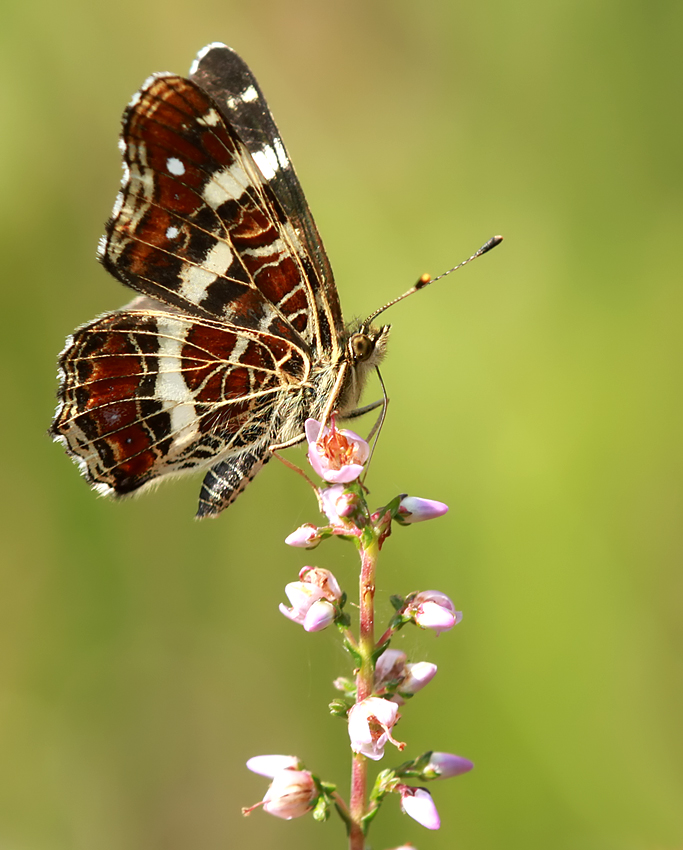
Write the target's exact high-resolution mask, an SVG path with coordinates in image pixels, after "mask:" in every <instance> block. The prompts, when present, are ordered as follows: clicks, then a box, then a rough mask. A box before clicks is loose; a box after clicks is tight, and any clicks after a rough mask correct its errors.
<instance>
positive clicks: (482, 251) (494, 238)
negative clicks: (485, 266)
mask: <svg viewBox="0 0 683 850" xmlns="http://www.w3.org/2000/svg"><path fill="white" fill-rule="evenodd" d="M502 241H503V237H502V236H492V237H491V238H490V239H489V241H488V242H487V243H486V244H485V245H482V247H481V248H480V249H479V254H480V255H481V254H485V253H486V252H487V251H490V250H491V249H492V248H495V247H496V245H500V243H501V242H502Z"/></svg>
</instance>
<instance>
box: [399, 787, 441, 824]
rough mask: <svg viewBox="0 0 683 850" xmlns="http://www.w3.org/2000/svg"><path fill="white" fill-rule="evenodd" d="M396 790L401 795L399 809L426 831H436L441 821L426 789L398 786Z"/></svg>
mask: <svg viewBox="0 0 683 850" xmlns="http://www.w3.org/2000/svg"><path fill="white" fill-rule="evenodd" d="M396 790H397V791H398V792H399V794H400V795H401V808H402V809H403V811H404V812H405V813H406V814H407V815H410V817H411V818H412V819H413V820H416V821H417V822H418V823H419V824H421V825H422V826H424V827H426V828H427V829H438V828H439V827H440V826H441V819H440V818H439V813H438V811H437V810H436V806H435V805H434V800H432V795H431V794H430V793H429V791H427V789H426V788H411V787H410V786H409V785H398V786H397V788H396Z"/></svg>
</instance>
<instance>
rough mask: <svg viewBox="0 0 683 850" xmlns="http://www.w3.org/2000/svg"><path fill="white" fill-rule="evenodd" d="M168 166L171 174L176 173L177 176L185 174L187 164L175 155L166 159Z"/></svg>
mask: <svg viewBox="0 0 683 850" xmlns="http://www.w3.org/2000/svg"><path fill="white" fill-rule="evenodd" d="M166 168H167V169H168V170H169V172H170V173H171V174H175V176H176V177H180V176H181V175H183V174H185V166H184V165H183V163H182V162H181V161H180V160H179V159H178V158H177V157H175V156H169V158H168V159H167V160H166Z"/></svg>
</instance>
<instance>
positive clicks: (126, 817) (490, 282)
mask: <svg viewBox="0 0 683 850" xmlns="http://www.w3.org/2000/svg"><path fill="white" fill-rule="evenodd" d="M682 34H683V5H682V4H681V3H680V2H677V0H669V2H666V0H661V1H660V2H648V3H646V2H644V0H640V2H633V0H621V1H620V2H619V0H577V1H576V2H568V3H567V2H565V3H561V2H550V3H548V2H540V0H520V2H515V3H513V2H505V0H484V2H444V0H422V2H420V3H416V2H412V3H411V2H379V1H378V0H372V2H361V1H360V0H349V2H338V3H320V2H313V0H293V2H290V3H278V2H271V0H264V2H261V3H258V4H249V3H237V2H232V0H226V2H222V3H217V2H211V0H199V2H195V3H192V4H186V3H176V2H163V3H162V2H158V0H142V2H140V1H138V2H130V0H122V2H118V3H116V4H109V3H108V4H105V3H97V2H86V0H67V2H61V3H46V2H40V0H21V2H19V0H11V2H5V3H4V4H3V7H2V11H1V12H0V44H1V50H0V67H1V69H2V79H3V84H2V86H1V87H0V102H1V103H2V109H1V112H2V116H3V130H2V133H1V134H0V181H1V182H0V217H1V226H0V242H1V245H0V251H1V256H2V269H3V274H2V276H3V278H4V286H3V316H4V319H3V333H2V337H1V339H2V344H3V346H4V349H5V350H4V354H3V357H2V359H0V369H1V371H2V386H3V395H4V399H5V401H4V406H3V415H2V417H1V424H2V429H3V430H2V440H3V447H4V451H3V468H4V474H3V483H4V485H5V486H4V487H3V496H2V514H1V515H2V518H3V524H4V530H3V532H2V570H1V576H0V676H1V695H0V765H1V767H0V848H2V850H93V848H96V850H186V848H193V850H218V848H226V847H228V848H229V847H237V846H239V847H259V848H271V847H272V848H275V847H277V848H282V850H286V848H289V847H291V848H294V847H321V846H324V847H343V846H344V845H345V841H344V838H343V836H342V830H341V825H340V824H339V823H338V822H336V821H335V820H332V821H330V823H328V824H325V825H322V826H319V825H316V824H314V823H313V822H312V821H311V820H310V819H302V820H299V821H295V822H292V823H284V822H281V821H278V820H276V819H275V818H272V817H268V816H267V815H264V814H263V813H257V814H255V815H253V816H252V817H251V818H250V819H248V820H245V819H243V818H242V817H241V815H240V807H241V806H243V805H247V804H250V803H253V802H255V801H256V800H258V799H260V797H261V796H262V794H263V792H264V790H265V785H266V783H265V780H263V779H262V778H260V777H256V776H253V775H251V774H249V773H248V772H247V771H246V770H245V768H244V761H245V760H246V759H247V758H248V757H249V756H251V755H253V754H256V753H268V752H283V753H296V754H298V755H299V756H301V757H302V758H303V759H305V760H306V762H307V763H308V765H309V766H310V767H311V768H313V769H315V770H316V771H317V772H319V773H320V774H321V775H323V776H324V777H325V778H327V779H329V780H332V781H337V782H338V783H339V784H340V785H341V787H342V791H345V789H346V785H347V781H348V779H347V777H348V763H349V758H348V751H347V740H346V733H345V729H344V726H343V724H342V723H341V722H340V721H338V720H335V719H333V718H331V717H329V716H327V714H326V703H327V701H328V700H329V699H330V698H332V697H333V696H334V692H333V691H332V688H331V685H330V681H331V679H332V678H333V677H334V676H336V675H339V674H340V673H344V672H346V671H348V662H347V660H346V659H345V657H344V656H343V654H342V651H341V650H340V649H339V646H338V643H337V641H336V637H335V635H334V634H333V632H332V631H331V630H330V631H328V632H324V633H322V634H318V635H305V634H304V633H303V631H302V630H301V629H299V628H297V627H295V626H294V625H293V624H292V623H290V622H288V621H287V620H285V619H284V618H283V617H281V616H280V615H279V614H278V612H277V603H278V602H279V601H281V600H283V599H284V596H283V590H282V588H283V585H284V584H285V582H287V581H290V580H293V579H294V578H295V575H296V572H297V571H298V570H299V568H300V567H301V566H302V565H303V564H304V563H315V564H318V565H320V566H327V567H329V568H331V569H333V570H334V571H335V572H336V574H337V575H338V577H339V579H340V580H341V582H342V583H343V584H345V585H346V586H347V588H348V589H349V590H350V591H351V592H354V585H355V581H356V579H355V576H356V563H355V556H354V554H353V551H352V549H351V547H345V546H344V545H343V544H341V543H338V544H337V543H335V542H331V543H329V544H327V545H325V546H324V547H322V548H321V549H319V550H317V551H316V552H315V554H310V555H309V554H308V553H302V552H299V551H295V550H291V549H289V548H288V547H285V546H284V545H283V544H282V541H283V538H284V537H285V535H286V534H287V533H289V531H291V530H292V529H293V528H295V527H296V526H297V525H299V524H300V523H301V522H304V521H311V520H312V521H314V522H315V521H316V516H317V515H316V510H315V505H314V502H313V500H312V498H311V496H310V494H309V493H308V492H307V490H306V487H305V486H304V485H303V484H302V482H300V481H299V480H298V479H297V478H296V477H295V476H293V475H292V474H291V473H290V472H288V471H287V470H286V469H284V468H283V467H281V466H279V465H278V464H275V463H273V464H271V465H270V467H269V468H267V469H266V470H265V471H264V472H263V473H262V474H261V475H259V477H258V479H257V480H256V481H255V482H254V484H253V485H252V486H251V487H250V488H249V490H248V492H247V493H246V494H245V495H244V496H243V497H241V498H240V499H239V501H238V502H237V504H236V505H235V506H234V507H232V508H231V509H230V510H229V511H228V512H227V513H226V514H224V515H223V516H222V517H221V518H220V519H219V520H218V521H213V522H212V521H207V522H204V523H201V524H198V523H195V521H194V520H193V514H194V510H195V505H196V499H197V495H198V490H199V484H200V479H199V478H188V479H186V480H182V481H176V482H175V483H173V484H169V485H166V486H164V487H161V488H160V489H159V490H158V491H156V492H154V493H152V494H147V495H146V496H145V497H143V498H140V499H138V500H132V501H128V502H125V503H120V504H114V503H111V502H109V501H106V500H103V499H99V498H96V497H95V495H94V494H93V493H91V492H90V491H89V490H88V488H87V487H86V485H85V484H84V483H83V481H81V480H80V479H79V476H78V474H77V470H76V468H75V467H74V466H73V465H72V464H71V462H70V461H69V460H68V459H67V458H66V457H65V456H64V454H63V452H62V451H61V450H60V449H59V448H58V447H57V446H53V445H52V444H51V443H50V441H49V440H48V438H47V437H46V436H45V429H46V428H47V425H48V423H49V420H50V418H51V415H52V412H53V408H54V392H55V386H56V383H55V378H54V374H55V361H56V355H57V352H58V351H59V350H60V349H61V347H62V345H63V340H64V337H65V336H66V334H67V333H69V332H70V331H71V330H72V329H73V328H74V327H75V326H76V325H78V324H80V323H82V322H85V321H87V320H89V319H91V318H92V317H94V316H95V315H96V314H98V313H100V312H102V311H104V310H107V309H111V308H115V307H118V306H119V305H120V304H122V303H123V302H124V301H126V300H127V299H128V298H129V297H130V296H129V293H128V292H124V291H123V289H122V287H121V286H120V285H119V284H117V283H116V282H115V281H114V280H112V279H110V278H109V277H108V276H107V274H106V273H105V272H104V271H103V270H102V269H101V268H100V267H99V266H98V264H97V263H96V261H95V259H94V253H95V246H96V243H97V239H98V237H99V235H100V234H101V232H102V229H103V223H104V221H105V219H106V218H107V216H108V215H109V213H110V210H111V206H112V203H113V200H114V195H115V192H116V190H117V188H118V181H119V177H120V163H119V154H118V152H117V148H116V141H117V134H118V127H119V120H120V114H121V112H122V110H123V108H124V106H125V105H126V103H127V102H128V100H129V98H130V97H131V96H132V94H133V93H134V91H135V90H136V89H137V88H138V87H139V85H140V84H141V83H142V81H143V80H144V79H145V78H146V77H147V75H149V74H150V73H151V72H153V71H161V70H173V71H177V72H186V71H187V69H188V68H189V65H190V62H191V61H192V59H193V57H194V55H195V53H196V51H197V50H198V49H199V48H200V47H202V46H203V45H204V44H206V43H208V42H210V41H216V40H221V41H225V42H227V43H229V44H231V45H232V46H234V47H235V48H236V49H238V50H239V51H240V53H242V55H243V56H245V57H246V59H247V61H248V62H249V64H250V65H251V66H252V68H253V69H254V71H255V73H256V75H257V77H258V79H259V81H260V82H261V84H262V86H263V88H264V90H265V92H266V95H267V96H268V99H269V101H270V104H271V106H272V108H273V111H274V113H275V116H276V118H277V119H278V122H279V125H280V128H281V130H282V133H283V136H284V138H285V141H286V143H287V145H288V147H289V150H290V153H291V154H292V157H293V159H294V162H295V164H296V166H297V169H298V172H299V176H300V178H301V181H302V183H303V186H304V188H305V190H306V193H307V195H308V199H309V202H310V205H311V208H312V210H313V212H314V214H315V216H316V219H317V222H318V225H319V227H320V230H321V232H322V234H323V238H324V240H325V243H326V246H327V249H328V252H329V254H330V257H331V260H332V263H333V266H334V267H335V270H336V274H337V280H338V284H339V288H340V290H341V294H342V300H343V303H344V306H345V311H346V316H347V318H350V317H352V316H354V315H360V316H363V315H367V314H368V313H369V312H370V311H372V310H373V309H375V308H376V307H377V306H379V305H380V304H381V303H383V302H385V301H386V300H388V299H389V298H391V297H393V296H394V295H396V294H398V293H399V292H401V291H403V290H404V289H406V288H407V287H408V286H409V285H410V284H411V283H412V282H413V281H414V280H415V279H416V278H417V277H418V276H419V275H420V274H421V273H422V272H424V271H429V272H431V273H432V274H434V275H435V274H437V273H439V272H441V271H442V270H444V269H445V268H448V267H449V266H451V265H453V264H454V263H455V262H457V261H458V260H460V259H461V258H463V257H464V256H467V255H468V254H469V253H471V252H472V251H473V250H474V249H475V248H476V247H478V246H479V245H480V244H481V243H482V242H483V241H485V240H486V239H487V238H488V237H489V236H491V235H492V234H493V233H498V232H500V233H503V234H504V235H505V237H506V241H505V243H504V245H503V246H501V247H500V248H498V249H497V250H496V251H495V252H494V253H493V254H491V255H489V256H487V257H486V258H484V259H482V260H480V261H479V262H478V263H476V264H475V265H474V266H471V267H470V268H469V269H467V270H466V271H463V272H459V273H458V275H457V276H456V277H452V278H449V279H448V280H447V281H443V282H442V283H440V284H439V285H437V286H434V287H433V288H432V289H430V290H427V291H426V292H424V293H422V294H421V295H419V296H417V297H415V298H413V299H411V301H410V302H407V303H405V304H402V305H400V306H398V307H396V308H395V309H394V310H393V311H392V313H391V319H390V321H391V322H392V324H393V335H392V339H391V348H390V356H389V358H388V361H387V363H386V367H385V368H384V377H385V380H386V383H387V385H388V388H389V393H390V396H391V407H390V412H389V419H388V422H387V425H386V429H385V431H384V434H383V436H382V441H381V445H380V448H379V451H378V453H377V456H376V459H375V461H374V463H373V468H372V473H371V477H370V481H369V483H370V485H371V487H372V488H373V499H376V501H377V502H378V503H379V502H382V501H384V500H386V499H388V498H390V497H392V496H393V495H394V494H395V493H397V492H401V491H409V492H411V493H413V494H415V495H422V496H427V497H432V498H436V499H441V500H443V501H446V502H448V503H449V504H450V505H451V512H450V513H449V514H448V516H447V517H445V518H444V519H440V520H439V521H438V522H434V523H429V524H425V525H422V526H417V527H414V528H412V529H398V530H397V531H396V533H395V535H394V537H393V538H392V539H391V541H390V542H389V544H388V545H387V547H386V548H385V550H384V556H383V560H382V563H381V568H380V569H381V572H380V577H379V588H378V598H379V602H380V611H386V610H387V608H386V606H387V600H388V596H389V595H390V594H391V593H394V592H407V591H409V590H413V589H418V588H438V589H441V590H443V591H445V592H447V593H449V594H450V595H451V596H452V597H453V598H454V599H455V601H456V603H457V606H458V607H459V608H462V609H463V610H464V612H465V619H464V622H463V623H462V625H461V626H459V627H458V628H457V629H456V630H455V631H454V632H452V633H451V634H448V635H444V636H442V637H441V638H440V639H438V640H435V639H434V638H433V636H431V635H429V634H422V633H417V631H416V630H412V631H409V630H406V631H405V632H404V633H402V635H401V638H400V640H399V641H398V642H397V645H398V646H399V647H405V648H406V649H407V651H409V652H411V653H412V654H413V658H415V659H418V658H426V659H429V660H431V661H435V662H436V663H438V664H439V666H440V672H439V675H438V676H437V678H436V679H435V681H434V682H433V683H432V684H431V685H430V687H429V688H428V690H427V691H425V692H424V693H422V694H420V695H419V696H418V697H417V698H416V699H415V700H413V702H412V703H411V704H410V705H408V706H407V707H406V710H405V712H404V718H403V720H402V722H401V725H400V727H399V730H398V732H399V737H400V738H402V739H403V740H406V741H408V742H409V748H408V750H407V754H408V755H410V756H413V755H417V754H418V753H420V752H422V751H423V750H426V749H429V748H436V749H442V750H449V751H454V752H457V753H460V754H462V755H466V756H468V757H470V758H472V759H473V760H474V761H475V762H476V770H475V771H474V772H473V773H472V774H470V775H468V776H465V777H462V778H460V779H458V780H453V781H451V782H450V783H439V784H437V785H434V786H432V790H433V792H434V794H435V799H436V802H437V805H438V806H439V808H440V810H441V814H442V820H443V827H442V830H441V831H440V832H439V833H428V832H426V831H425V830H423V829H422V828H421V827H419V826H418V825H417V824H415V823H414V822H413V821H411V820H409V819H408V818H406V817H402V816H401V815H400V814H399V812H398V805H397V802H396V800H395V799H391V800H389V802H388V803H387V805H386V810H385V812H383V813H382V815H381V816H380V818H379V819H378V820H377V821H376V823H375V825H374V827H373V832H372V836H371V838H372V846H373V847H375V848H378V850H382V848H388V847H395V846H396V845H398V844H401V843H403V842H405V841H411V842H413V843H414V844H415V845H416V846H417V847H419V848H420V850H426V848H433V850H444V848H452V847H458V848H462V850H489V848H490V850H494V848H495V850H498V848H508V850H509V848H528V850H547V848H553V850H555V849H556V848H557V850H665V849H668V848H681V847H682V846H683V759H682V756H683V752H682V750H683V746H682V745H683V733H682V729H681V719H682V717H683V712H682V709H683V683H682V678H681V672H682V669H683V667H682V653H681V645H682V639H683V629H682V625H681V622H682V619H681V599H682V598H683V595H682V591H683V582H682V579H681V569H680V561H681V549H682V546H681V543H682V535H681V507H682V505H681V501H682V499H681V495H682V494H681V480H682V479H681V472H682V468H681V467H682V466H683V464H682V456H681V448H680V444H681V440H680V438H681V393H680V383H679V378H680V369H681V359H682V358H681V352H682V346H681V336H682V335H681V330H680V308H681V300H682V296H681V285H680V281H681V275H680V272H679V265H680V262H681V258H680V250H679V249H680V242H681V236H680V234H681V231H682V230H683V192H682V189H683V179H682V171H681V143H682V141H683V140H682V138H681V136H682V132H681V131H682V129H683V124H682V120H681V96H682V95H683V87H682V86H681V79H682V77H681V71H682V70H683V69H682V67H681V66H682V64H683V62H682V56H683V38H682ZM375 397H377V388H376V386H373V387H372V388H371V389H370V390H369V393H368V395H367V397H366V398H367V400H371V399H373V398H375ZM290 456H291V458H292V459H293V460H296V459H301V458H302V452H301V451H298V450H297V451H293V452H292V453H291V455H290ZM381 606H385V607H384V608H382V607H381ZM396 761H397V759H396V757H395V756H393V755H391V754H390V755H389V756H388V759H386V760H385V762H384V763H383V764H382V766H387V765H388V764H389V763H392V762H393V763H396Z"/></svg>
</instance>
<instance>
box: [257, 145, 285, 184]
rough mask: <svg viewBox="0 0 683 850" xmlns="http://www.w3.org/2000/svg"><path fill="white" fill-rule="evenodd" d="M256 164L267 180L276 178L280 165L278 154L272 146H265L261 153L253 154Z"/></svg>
mask: <svg viewBox="0 0 683 850" xmlns="http://www.w3.org/2000/svg"><path fill="white" fill-rule="evenodd" d="M252 156H253V158H254V162H255V163H256V165H258V167H259V171H260V172H261V174H263V176H264V177H265V178H266V180H270V179H271V178H273V177H274V176H275V174H276V173H277V171H278V170H279V168H280V163H279V162H278V159H277V154H276V153H275V151H274V150H273V148H271V146H270V145H264V146H263V147H262V148H261V150H260V151H254V153H252Z"/></svg>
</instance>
